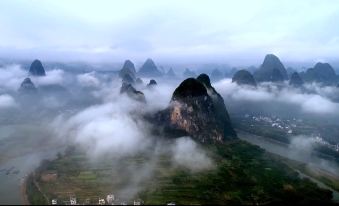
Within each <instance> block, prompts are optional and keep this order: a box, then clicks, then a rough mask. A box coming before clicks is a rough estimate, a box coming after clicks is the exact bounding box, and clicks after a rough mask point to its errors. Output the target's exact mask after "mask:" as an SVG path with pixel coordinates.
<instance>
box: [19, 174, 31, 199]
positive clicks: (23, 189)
mask: <svg viewBox="0 0 339 206" xmlns="http://www.w3.org/2000/svg"><path fill="white" fill-rule="evenodd" d="M26 189H27V176H25V177H23V179H22V182H21V185H20V191H21V201H22V204H23V205H30V204H29V201H28V196H27V191H26Z"/></svg>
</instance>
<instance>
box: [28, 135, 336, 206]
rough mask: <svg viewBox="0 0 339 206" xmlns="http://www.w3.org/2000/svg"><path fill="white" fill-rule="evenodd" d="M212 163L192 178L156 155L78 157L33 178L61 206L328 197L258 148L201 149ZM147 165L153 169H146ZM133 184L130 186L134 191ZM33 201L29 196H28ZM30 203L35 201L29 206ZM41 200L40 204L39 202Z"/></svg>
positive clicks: (61, 161) (239, 143)
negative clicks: (52, 174) (53, 175)
mask: <svg viewBox="0 0 339 206" xmlns="http://www.w3.org/2000/svg"><path fill="white" fill-rule="evenodd" d="M203 147H204V148H205V149H206V151H208V153H209V155H210V156H211V158H212V159H213V160H214V163H215V166H214V168H211V169H208V170H204V171H200V172H192V171H190V170H188V169H185V168H183V167H179V166H175V165H173V164H172V163H171V158H170V157H169V156H168V155H166V154H160V155H158V156H157V158H156V161H153V160H154V154H152V152H150V154H146V153H143V154H138V155H135V156H131V157H127V158H124V159H123V160H122V161H118V163H117V162H116V161H113V160H112V159H110V158H106V159H104V160H100V161H89V160H88V159H86V156H85V155H84V154H83V153H82V152H80V151H73V152H68V153H67V154H66V155H64V156H62V155H59V157H58V159H56V160H54V161H51V162H44V164H43V165H42V166H41V167H40V169H39V170H38V171H37V172H36V175H35V179H36V180H37V182H38V184H39V186H40V188H41V190H42V191H43V193H44V195H46V196H47V197H48V199H52V198H57V199H58V201H59V203H60V204H63V203H64V202H63V201H67V200H69V197H70V196H72V195H75V196H76V197H77V200H78V203H82V202H85V201H86V199H90V202H91V203H97V202H98V198H99V197H101V198H105V197H106V195H107V194H110V193H113V194H115V195H116V196H118V197H119V198H126V199H128V198H129V199H130V200H133V199H136V198H141V199H142V200H143V201H144V202H145V204H165V203H168V202H175V203H177V204H268V203H279V204H289V203H299V204H308V203H313V204H314V203H330V201H331V198H332V193H331V192H330V191H328V190H324V189H320V188H319V187H317V185H316V184H315V183H312V182H311V181H310V180H308V179H300V178H299V177H298V173H297V172H295V171H294V170H292V169H291V168H289V167H288V166H287V165H285V164H284V163H282V162H281V161H279V160H278V159H276V158H274V157H273V156H272V155H271V154H268V153H266V152H265V151H263V150H262V149H260V148H259V147H256V146H253V145H250V144H248V143H245V142H243V141H234V142H232V143H228V144H225V145H207V146H206V145H203ZM150 162H152V163H155V164H151V165H152V166H149V165H150ZM145 167H146V168H148V167H150V168H152V172H151V174H152V175H151V176H150V177H148V176H142V177H143V178H142V180H139V182H138V184H135V181H132V180H134V179H135V178H133V177H134V174H135V173H139V172H140V173H142V171H145V170H144V169H145ZM46 170H49V171H51V170H53V171H57V173H58V178H57V180H56V181H50V182H43V181H42V180H41V179H40V178H39V176H40V175H41V174H42V172H43V171H46ZM134 184H135V185H134ZM127 186H131V188H133V187H134V186H135V188H138V190H137V191H139V192H138V193H133V194H134V195H133V196H132V197H123V196H122V195H123V194H122V193H121V191H124V189H126V187H127ZM28 190H29V193H28V195H29V197H30V201H32V203H38V200H39V201H40V200H41V201H43V200H44V199H43V197H42V196H36V195H35V196H34V194H35V192H34V191H35V189H34V187H33V188H32V187H30V186H28ZM32 195H33V196H32ZM33 198H34V199H36V200H34V201H33ZM39 198H41V199H39Z"/></svg>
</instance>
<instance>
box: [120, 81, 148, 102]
mask: <svg viewBox="0 0 339 206" xmlns="http://www.w3.org/2000/svg"><path fill="white" fill-rule="evenodd" d="M120 94H127V96H129V97H130V98H132V99H134V100H136V101H139V102H142V103H146V98H145V95H144V93H142V92H141V91H137V90H136V89H135V88H134V87H133V86H132V85H131V84H128V83H125V82H124V83H122V86H121V88H120Z"/></svg>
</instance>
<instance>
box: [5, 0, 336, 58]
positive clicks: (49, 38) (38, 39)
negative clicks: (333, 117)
mask: <svg viewBox="0 0 339 206" xmlns="http://www.w3.org/2000/svg"><path fill="white" fill-rule="evenodd" d="M338 20H339V2H338V1H330V0H327V1H316V0H301V1H291V0H288V1H269V0H260V1H249V0H248V1H246V0H240V1H223V0H220V1H219V0H215V1H199V2H197V1H193V0H188V1H179V0H177V1H157V0H146V1H132V0H128V1H109V0H101V1H94V0H88V1H82V0H67V1H66V0H58V1H56V0H10V1H0V31H1V32H0V58H11V59H15V58H17V59H35V58H40V59H42V60H56V61H90V62H118V61H123V60H125V59H128V58H129V59H132V60H137V61H142V60H144V59H146V58H147V57H152V58H154V59H155V60H156V61H163V62H172V61H176V62H197V63H201V62H216V63H230V64H259V63H261V62H262V59H263V57H264V55H265V54H267V53H274V54H276V55H278V56H279V57H280V58H281V59H282V60H283V61H285V62H286V61H289V62H312V63H313V62H316V61H328V62H337V61H339V28H338V27H337V26H336V25H337V22H338Z"/></svg>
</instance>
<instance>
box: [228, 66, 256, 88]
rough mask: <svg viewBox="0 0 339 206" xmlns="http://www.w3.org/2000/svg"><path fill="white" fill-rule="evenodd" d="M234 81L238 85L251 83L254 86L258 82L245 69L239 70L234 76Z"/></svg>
mask: <svg viewBox="0 0 339 206" xmlns="http://www.w3.org/2000/svg"><path fill="white" fill-rule="evenodd" d="M232 82H235V83H237V84H238V85H249V86H253V87H256V86H257V82H256V81H255V79H254V77H253V75H252V74H251V73H250V72H249V71H247V70H245V69H242V70H239V71H237V72H236V73H235V74H234V76H233V78H232Z"/></svg>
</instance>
